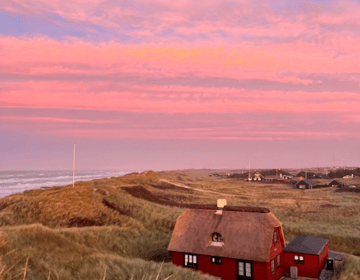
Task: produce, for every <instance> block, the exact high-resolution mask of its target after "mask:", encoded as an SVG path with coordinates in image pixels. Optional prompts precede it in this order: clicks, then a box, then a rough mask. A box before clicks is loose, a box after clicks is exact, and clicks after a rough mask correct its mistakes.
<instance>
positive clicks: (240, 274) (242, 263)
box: [238, 262, 245, 276]
mask: <svg viewBox="0 0 360 280" xmlns="http://www.w3.org/2000/svg"><path fill="white" fill-rule="evenodd" d="M238 266H239V267H238V270H239V276H245V268H244V262H238Z"/></svg>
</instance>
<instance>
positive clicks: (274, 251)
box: [267, 227, 285, 280]
mask: <svg viewBox="0 0 360 280" xmlns="http://www.w3.org/2000/svg"><path fill="white" fill-rule="evenodd" d="M275 230H276V232H277V242H276V244H274V240H273V241H272V245H271V248H270V255H269V262H268V263H267V274H268V275H267V277H268V278H267V279H269V280H277V279H280V278H281V277H282V276H283V275H284V254H283V251H282V250H283V248H284V246H283V244H285V239H284V236H282V232H281V227H278V228H275ZM273 237H274V235H273ZM279 253H280V267H279V268H278V266H277V255H278V254H279ZM273 258H275V273H274V274H271V259H273Z"/></svg>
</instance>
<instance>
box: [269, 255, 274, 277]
mask: <svg viewBox="0 0 360 280" xmlns="http://www.w3.org/2000/svg"><path fill="white" fill-rule="evenodd" d="M270 265H271V274H274V273H275V258H273V259H271V262H270Z"/></svg>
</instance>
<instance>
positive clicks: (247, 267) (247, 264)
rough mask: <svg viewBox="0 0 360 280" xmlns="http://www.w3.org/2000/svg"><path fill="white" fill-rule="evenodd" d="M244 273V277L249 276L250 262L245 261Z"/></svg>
mask: <svg viewBox="0 0 360 280" xmlns="http://www.w3.org/2000/svg"><path fill="white" fill-rule="evenodd" d="M245 273H246V277H251V264H250V263H245Z"/></svg>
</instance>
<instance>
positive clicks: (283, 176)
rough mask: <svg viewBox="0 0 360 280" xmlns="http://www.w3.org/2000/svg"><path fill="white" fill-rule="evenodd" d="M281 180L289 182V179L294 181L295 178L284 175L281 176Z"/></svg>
mask: <svg viewBox="0 0 360 280" xmlns="http://www.w3.org/2000/svg"><path fill="white" fill-rule="evenodd" d="M279 177H280V179H283V180H289V179H292V178H293V176H291V175H284V174H280V176H279Z"/></svg>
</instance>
